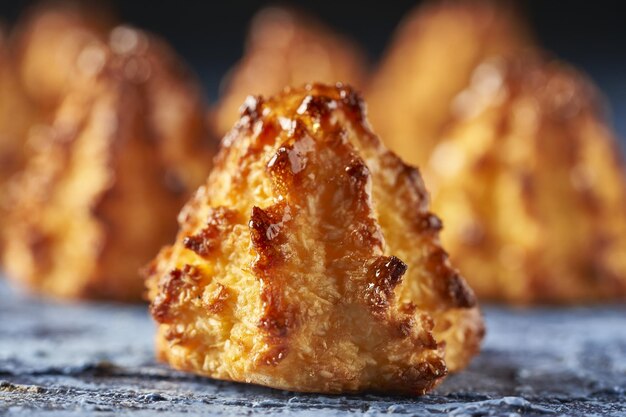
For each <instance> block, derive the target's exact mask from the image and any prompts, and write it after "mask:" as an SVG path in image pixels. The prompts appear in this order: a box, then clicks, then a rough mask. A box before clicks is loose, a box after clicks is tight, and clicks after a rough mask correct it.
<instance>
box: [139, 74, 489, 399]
mask: <svg viewBox="0 0 626 417" xmlns="http://www.w3.org/2000/svg"><path fill="white" fill-rule="evenodd" d="M216 164H217V165H216V167H215V169H214V170H213V171H212V173H211V175H210V176H209V179H208V181H207V183H206V185H205V186H204V187H201V188H200V189H199V190H198V192H197V193H196V195H195V197H194V198H192V199H191V201H190V202H189V203H187V205H186V207H185V208H184V209H183V210H182V212H181V213H180V215H179V223H180V230H179V234H178V237H177V240H176V242H175V244H174V245H173V246H171V247H168V248H165V249H164V250H162V252H161V253H160V254H159V256H158V257H157V258H156V259H155V260H154V261H153V263H152V264H151V265H150V266H149V267H147V268H146V276H147V287H148V296H149V299H150V301H151V311H152V315H153V317H154V318H155V320H156V321H157V322H158V323H159V326H158V336H157V349H158V353H159V357H160V358H161V359H162V360H164V361H167V362H169V363H170V364H171V365H172V366H174V367H175V368H177V369H182V370H187V371H192V372H195V373H198V374H202V375H207V376H210V377H213V378H218V379H227V380H234V381H241V382H250V383H257V384H261V385H266V386H270V387H275V388H281V389H288V390H292V391H311V392H326V393H339V392H355V391H363V390H373V391H388V392H397V393H404V394H411V395H417V394H423V393H425V392H427V391H429V390H431V389H432V388H433V387H434V386H436V385H437V384H438V383H439V382H440V381H441V380H442V379H443V377H444V376H445V375H446V374H447V371H448V368H449V369H452V370H456V369H459V368H462V367H463V366H465V365H466V364H467V363H468V361H469V360H470V359H471V357H472V356H473V355H475V354H476V353H477V351H478V349H479V345H480V341H481V339H482V336H483V332H484V330H483V323H482V318H481V316H480V313H479V311H478V307H477V306H476V300H475V298H474V295H473V293H472V291H471V290H470V289H469V287H467V285H466V284H465V281H464V280H463V278H462V277H460V276H459V274H458V272H457V271H456V270H455V269H454V268H452V267H451V265H450V263H449V261H448V259H447V255H446V253H445V252H444V251H443V249H442V248H441V246H440V245H439V239H438V232H439V230H440V227H441V223H440V221H439V220H438V218H437V217H436V216H434V215H433V214H431V213H430V212H429V211H428V201H427V195H426V190H425V188H424V185H423V183H422V180H421V177H420V175H419V173H418V171H417V170H416V169H415V168H412V167H410V166H407V165H405V164H403V163H402V162H401V161H400V159H399V158H398V157H397V156H395V155H394V154H393V153H391V152H389V151H387V150H386V149H385V147H384V146H383V145H382V144H381V143H380V141H379V140H378V138H377V137H376V136H375V135H374V134H373V133H372V132H371V130H370V128H369V126H368V123H367V121H366V119H365V111H364V104H363V102H362V101H361V99H360V97H359V96H358V95H356V94H355V93H354V92H353V90H352V89H350V88H348V87H345V86H341V85H338V86H337V87H330V86H324V85H321V84H314V85H307V86H305V87H303V88H297V89H287V90H285V91H284V92H283V93H281V94H278V95H277V96H274V97H272V98H267V99H264V98H262V97H248V99H246V101H245V104H244V106H242V112H241V119H240V120H239V122H238V123H237V124H236V126H235V127H234V128H233V130H231V132H230V133H228V135H226V137H225V138H224V139H223V142H222V149H221V151H220V153H219V155H218V157H217V163H216Z"/></svg>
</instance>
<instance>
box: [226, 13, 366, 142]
mask: <svg viewBox="0 0 626 417" xmlns="http://www.w3.org/2000/svg"><path fill="white" fill-rule="evenodd" d="M365 77H366V62H365V58H364V54H363V53H362V52H361V51H360V50H359V49H358V47H357V46H356V45H355V44H354V43H353V42H352V41H350V40H348V39H346V38H344V37H342V36H340V35H338V34H336V33H333V32H332V31H331V30H330V29H329V28H327V27H325V26H324V25H322V24H321V23H320V22H317V21H315V19H313V18H312V17H311V16H307V15H305V14H303V13H300V12H297V11H294V10H290V9H284V8H280V7H268V8H266V9H263V10H261V11H260V12H259V13H258V14H257V15H256V16H255V17H254V18H253V21H252V24H251V27H250V32H249V34H248V39H247V44H246V48H245V52H244V56H243V58H242V59H241V61H239V62H238V63H237V65H236V66H235V67H234V68H233V69H231V71H230V73H229V74H228V76H227V77H226V78H225V80H224V81H223V84H224V85H223V86H222V89H223V90H224V93H223V96H222V98H221V100H220V103H219V106H218V108H217V110H216V114H215V119H216V128H217V129H218V132H219V133H220V134H221V135H223V134H225V133H226V132H227V131H229V130H230V129H231V128H232V126H233V124H234V123H235V122H236V121H237V118H238V109H239V106H240V105H241V103H242V102H243V101H244V99H245V98H246V97H247V96H248V95H249V94H261V95H266V96H267V95H272V94H276V93H278V92H280V91H281V90H282V89H283V88H285V87H287V86H293V85H302V84H304V83H311V82H322V83H329V84H334V83H337V82H344V83H350V84H351V85H353V86H355V87H357V88H360V87H361V86H362V85H363V84H364V81H365Z"/></svg>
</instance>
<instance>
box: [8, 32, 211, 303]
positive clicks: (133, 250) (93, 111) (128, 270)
mask: <svg viewBox="0 0 626 417" xmlns="http://www.w3.org/2000/svg"><path fill="white" fill-rule="evenodd" d="M79 55H80V57H79V62H81V66H80V70H79V71H78V72H77V74H78V78H77V79H75V80H73V81H72V86H71V88H70V91H69V93H67V94H65V95H64V98H63V100H62V104H61V105H60V106H59V107H58V109H57V110H56V112H55V116H54V120H53V122H52V123H51V124H50V125H49V126H46V127H42V128H39V129H36V130H35V131H34V132H33V133H32V135H31V137H30V139H29V140H30V141H32V142H34V143H37V146H36V148H37V150H38V151H37V153H36V154H35V155H34V156H33V157H32V160H31V161H29V163H28V165H27V167H26V169H25V170H24V171H23V172H22V173H21V174H20V177H19V179H18V180H17V181H16V182H15V184H14V186H13V187H12V188H13V193H12V194H13V195H12V198H13V200H14V201H13V202H12V209H11V212H10V216H9V218H10V221H9V224H8V225H7V227H6V231H5V240H6V247H5V253H4V262H5V265H6V268H7V272H8V275H9V277H11V278H14V279H15V280H17V281H20V282H22V283H24V284H27V285H28V286H29V287H30V288H31V289H33V290H36V291H38V292H40V293H42V294H46V295H54V296H59V297H70V298H79V297H86V298H109V299H117V300H139V299H141V295H142V293H143V281H142V279H141V278H140V276H139V274H138V270H139V268H140V267H141V266H142V265H144V264H145V263H146V262H148V261H149V259H150V258H151V256H153V255H154V253H155V252H157V251H158V250H159V248H160V247H161V246H162V245H163V244H165V243H166V242H168V241H170V240H171V239H172V238H173V237H174V236H175V234H176V221H175V218H176V213H178V211H179V210H180V208H181V207H182V205H183V203H184V201H185V200H186V199H187V198H188V197H189V195H190V194H191V191H192V190H194V189H195V188H197V186H199V185H200V183H201V182H202V181H203V180H204V179H206V176H207V175H208V172H209V170H210V168H211V164H212V154H211V143H210V137H209V134H208V129H207V127H206V124H205V120H204V106H203V105H202V99H201V97H200V96H199V93H198V91H200V88H199V86H198V85H197V83H196V82H195V80H194V79H193V77H192V76H191V74H189V73H188V71H186V70H185V69H184V68H182V67H181V64H180V63H178V61H177V60H176V58H175V56H174V55H173V54H172V53H171V51H169V49H168V48H167V47H166V46H165V45H163V44H162V42H161V41H159V40H158V39H155V38H153V37H151V36H150V35H147V34H146V33H144V32H141V31H137V30H135V29H131V28H128V27H118V28H116V29H114V30H113V31H112V32H111V34H110V41H109V42H108V43H102V42H101V43H94V44H90V45H89V46H87V47H86V48H85V49H84V50H83V51H81V52H80V54H79Z"/></svg>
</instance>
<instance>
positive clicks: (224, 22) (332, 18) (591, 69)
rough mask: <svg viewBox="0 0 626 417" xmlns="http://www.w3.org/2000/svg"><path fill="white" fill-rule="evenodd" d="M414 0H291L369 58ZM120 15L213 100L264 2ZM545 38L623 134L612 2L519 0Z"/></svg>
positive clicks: (109, 0) (5, 12)
mask: <svg viewBox="0 0 626 417" xmlns="http://www.w3.org/2000/svg"><path fill="white" fill-rule="evenodd" d="M36 3H37V2H36V1H33V0H0V17H1V18H2V20H4V21H5V22H8V23H9V24H11V23H13V22H15V20H16V19H17V17H18V16H19V15H20V13H21V12H22V11H24V10H25V9H27V8H28V7H30V6H31V5H33V4H36ZM419 3H420V1H417V0H394V1H384V2H383V1H359V2H357V1H343V2H342V1H338V0H317V1H314V2H313V1H292V2H282V3H278V4H283V5H295V6H297V7H298V8H300V9H303V10H305V11H308V12H310V13H311V14H312V15H314V16H316V17H317V18H319V19H321V20H322V21H324V22H326V23H327V24H329V25H330V26H332V27H333V28H335V29H336V30H338V31H340V32H343V33H344V34H347V35H349V36H351V37H352V38H354V39H355V40H356V41H357V42H359V43H360V44H361V45H362V46H363V47H364V48H365V49H366V50H367V51H368V52H369V56H370V61H371V63H372V64H374V63H375V62H376V60H377V59H378V58H379V57H380V56H381V54H382V53H383V51H384V49H385V46H386V45H387V43H388V42H389V41H390V38H391V35H392V33H393V30H394V28H395V27H396V25H397V23H398V22H399V21H400V20H401V19H402V16H403V15H404V14H405V13H406V12H407V11H409V10H411V9H412V8H413V7H415V6H416V5H417V4H419ZM98 4H99V5H102V4H107V5H109V6H110V7H111V8H112V10H113V11H114V12H115V13H116V14H117V16H118V17H119V18H120V19H121V20H122V21H124V22H129V23H131V24H134V25H136V26H138V27H141V28H144V29H148V30H151V31H153V32H156V33H159V34H160V35H162V36H164V37H165V38H166V39H168V40H169V42H170V43H172V44H173V46H174V47H175V48H176V50H177V51H178V52H179V53H180V54H181V55H182V56H183V57H184V58H185V59H186V60H187V61H188V62H189V63H190V65H191V66H192V67H193V68H194V69H195V70H196V72H197V73H198V75H199V76H200V78H201V79H202V81H203V83H204V86H205V89H206V92H207V94H208V96H209V99H210V100H211V101H212V102H213V101H215V98H216V96H217V94H218V91H219V81H220V79H221V78H222V76H223V75H224V74H225V73H226V71H227V70H228V68H230V66H231V65H233V64H234V63H235V62H236V61H237V59H238V58H239V57H240V56H241V53H242V49H243V44H244V39H245V34H246V30H247V27H248V23H249V21H250V18H251V17H252V16H253V15H254V13H255V12H256V11H258V10H259V9H260V8H262V7H263V6H266V5H271V4H277V3H276V2H268V1H244V0H226V1H220V2H211V1H202V0H187V1H173V0H165V1H149V0H134V1H128V0H127V1H124V0H103V1H99V2H98ZM520 4H521V7H522V10H523V11H524V13H526V14H527V16H528V18H529V19H530V21H531V23H532V25H533V27H534V29H535V31H536V34H537V36H538V38H539V39H540V40H541V41H542V43H543V45H544V46H545V47H546V48H547V49H549V50H551V51H552V52H554V53H555V54H556V55H558V56H559V57H561V58H562V59H564V60H566V61H569V62H570V63H573V64H575V65H576V66H578V67H579V68H580V69H582V70H584V71H585V72H587V74H589V75H590V76H591V77H592V78H593V79H594V80H595V82H596V83H597V84H598V85H599V86H600V88H601V89H602V91H604V94H605V95H606V96H607V98H608V100H609V104H610V107H611V109H612V118H613V123H614V124H615V126H616V127H617V129H618V132H619V133H620V135H621V137H622V139H623V140H624V138H626V19H625V18H624V15H623V14H622V13H620V11H619V10H620V9H621V8H620V6H622V5H623V3H621V2H617V1H608V0H602V1H598V0H596V1H567V2H566V1H541V0H536V1H522V2H521V3H520Z"/></svg>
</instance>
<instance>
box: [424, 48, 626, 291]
mask: <svg viewBox="0 0 626 417" xmlns="http://www.w3.org/2000/svg"><path fill="white" fill-rule="evenodd" d="M472 79H473V82H472V84H471V85H470V86H469V87H468V88H467V89H466V90H465V91H463V92H462V93H461V95H460V96H459V106H457V108H456V113H455V119H454V122H453V123H452V124H451V125H450V126H449V129H448V130H447V131H446V132H445V133H444V135H443V138H444V139H443V140H442V142H441V143H440V144H439V145H438V146H437V147H436V148H435V150H434V152H433V154H432V156H431V158H430V162H429V165H428V169H429V171H430V172H431V173H432V181H431V184H430V185H432V188H431V191H432V195H433V208H434V210H436V212H437V213H438V214H440V215H441V217H442V219H443V222H444V224H445V229H444V232H443V237H442V238H443V241H444V244H445V247H446V248H447V249H448V250H449V251H450V253H451V255H452V259H453V261H454V262H455V265H457V266H459V268H460V269H461V271H463V273H464V274H465V275H466V276H467V278H468V281H469V282H470V284H471V286H472V288H474V289H475V290H476V293H477V295H478V297H479V298H480V299H483V298H484V299H493V300H502V301H509V302H514V303H530V302H558V303H574V302H591V301H601V300H610V299H622V300H624V299H626V256H625V255H626V209H625V208H626V182H625V180H626V177H625V171H624V165H623V160H622V157H621V152H620V150H619V149H618V146H617V141H616V139H615V136H614V135H613V133H612V132H611V130H610V128H609V127H608V125H607V123H606V121H605V118H604V116H603V114H602V112H601V111H600V110H599V108H600V106H599V101H600V100H599V99H598V94H597V92H596V90H595V88H594V87H593V86H592V85H590V83H589V81H588V80H587V79H585V77H583V76H582V75H581V74H579V73H577V72H576V71H575V70H573V69H572V68H569V67H567V66H566V65H564V64H562V63H559V62H557V61H554V60H551V59H545V58H541V57H537V56H532V57H531V56H526V57H524V58H517V59H510V60H503V59H495V60H488V61H486V62H484V63H483V64H481V65H480V66H479V67H478V68H477V69H476V71H475V72H474V75H473V77H472Z"/></svg>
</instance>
